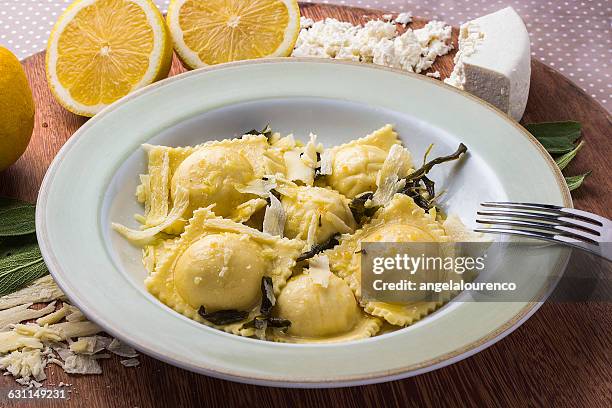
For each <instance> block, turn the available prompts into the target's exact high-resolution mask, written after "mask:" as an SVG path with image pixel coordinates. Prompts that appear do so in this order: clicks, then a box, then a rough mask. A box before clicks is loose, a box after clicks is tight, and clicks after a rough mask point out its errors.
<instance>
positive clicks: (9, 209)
mask: <svg viewBox="0 0 612 408" xmlns="http://www.w3.org/2000/svg"><path fill="white" fill-rule="evenodd" d="M35 212H36V206H34V205H33V204H30V203H26V202H23V201H19V200H14V199H11V198H5V197H0V237H15V236H20V235H27V234H32V233H34V232H35V231H36V227H35V225H34V224H35V223H34V219H35Z"/></svg>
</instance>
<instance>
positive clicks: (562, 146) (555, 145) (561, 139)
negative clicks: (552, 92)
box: [525, 121, 582, 154]
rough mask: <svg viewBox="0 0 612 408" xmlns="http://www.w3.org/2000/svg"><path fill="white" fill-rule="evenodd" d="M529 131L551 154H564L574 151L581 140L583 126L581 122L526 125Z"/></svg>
mask: <svg viewBox="0 0 612 408" xmlns="http://www.w3.org/2000/svg"><path fill="white" fill-rule="evenodd" d="M525 129H527V130H528V131H529V133H531V134H532V135H533V136H534V137H535V138H536V139H538V141H539V142H540V143H541V144H542V146H544V148H545V149H546V151H548V152H549V153H551V154H563V153H567V152H570V151H572V150H573V149H574V147H575V146H574V143H576V141H577V140H578V139H579V138H580V131H581V130H582V125H581V124H580V123H579V122H575V121H567V122H542V123H530V124H527V125H525Z"/></svg>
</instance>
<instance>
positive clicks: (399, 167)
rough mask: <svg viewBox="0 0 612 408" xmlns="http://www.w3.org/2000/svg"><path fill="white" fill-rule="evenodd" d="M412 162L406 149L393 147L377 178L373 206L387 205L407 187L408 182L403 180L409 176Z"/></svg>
mask: <svg viewBox="0 0 612 408" xmlns="http://www.w3.org/2000/svg"><path fill="white" fill-rule="evenodd" d="M411 162H412V159H411V157H410V153H409V152H408V150H406V148H404V147H403V146H401V145H398V144H397V145H393V146H392V147H391V149H390V150H389V153H388V154H387V158H386V159H385V162H384V163H383V165H382V168H381V169H380V171H379V172H378V175H377V177H376V185H377V189H376V191H375V192H374V196H373V197H372V200H371V203H370V205H371V206H384V205H387V204H388V203H389V202H390V201H391V199H392V198H393V196H394V195H395V193H397V192H398V191H399V190H401V189H402V188H403V187H404V186H405V185H406V181H405V180H403V179H401V178H402V177H405V176H406V175H407V174H406V173H408V170H409V168H410V167H411Z"/></svg>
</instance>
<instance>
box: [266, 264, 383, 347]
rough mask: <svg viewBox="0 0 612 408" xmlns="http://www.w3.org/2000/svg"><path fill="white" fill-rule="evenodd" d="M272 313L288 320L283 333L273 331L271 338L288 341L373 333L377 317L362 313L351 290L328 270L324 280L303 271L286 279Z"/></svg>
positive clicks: (350, 337)
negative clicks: (289, 322) (322, 281)
mask: <svg viewBox="0 0 612 408" xmlns="http://www.w3.org/2000/svg"><path fill="white" fill-rule="evenodd" d="M274 313H275V314H276V316H278V317H280V318H283V319H288V320H289V321H291V326H289V329H288V330H287V332H286V333H283V332H279V331H275V332H273V334H272V336H271V338H272V340H275V341H280V342H290V343H334V342H343V341H350V340H357V339H363V338H367V337H371V336H373V335H375V334H376V333H377V332H378V331H379V330H380V327H381V321H380V319H378V318H375V317H372V316H368V315H366V314H365V313H364V312H363V311H362V310H361V308H360V307H359V305H358V303H357V300H356V299H355V296H354V295H353V292H352V291H351V289H350V288H349V287H348V285H347V284H346V283H345V282H344V281H343V280H342V279H340V278H338V277H337V276H335V275H333V274H331V273H330V274H329V278H328V281H327V282H326V284H321V283H320V282H319V281H317V280H316V279H314V278H313V277H311V276H310V275H309V274H308V273H307V272H305V273H302V274H300V275H297V276H294V277H293V278H291V279H290V280H289V282H287V285H286V286H285V288H284V289H283V290H282V291H281V293H280V296H279V297H278V301H277V306H276V308H275V312H274Z"/></svg>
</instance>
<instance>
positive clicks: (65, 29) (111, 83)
mask: <svg viewBox="0 0 612 408" xmlns="http://www.w3.org/2000/svg"><path fill="white" fill-rule="evenodd" d="M171 63H172V41H171V39H170V34H169V32H168V29H167V27H166V24H165V22H164V19H163V16H162V15H161V13H160V12H159V10H158V9H157V7H155V4H154V3H153V2H152V1H151V0H77V1H75V2H74V3H72V5H71V6H70V7H68V9H66V11H65V12H64V13H63V14H62V15H61V16H60V18H59V20H58V21H57V23H56V24H55V27H54V28H53V31H52V32H51V35H50V37H49V42H48V44H47V57H46V68H47V80H48V82H49V86H50V88H51V91H52V92H53V94H54V95H55V97H56V99H57V100H58V101H59V102H60V103H61V104H62V105H63V106H64V107H65V108H66V109H68V110H69V111H71V112H74V113H76V114H78V115H83V116H93V115H95V114H96V113H98V112H99V111H100V110H102V109H103V108H104V107H106V106H108V105H109V104H111V103H113V102H114V101H116V100H117V99H119V98H121V97H123V96H125V95H127V94H128V93H130V92H132V91H134V90H136V89H139V88H142V87H144V86H146V85H149V84H150V83H152V82H154V81H157V80H159V79H162V78H165V77H166V76H167V75H168V71H169V70H170V64H171Z"/></svg>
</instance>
